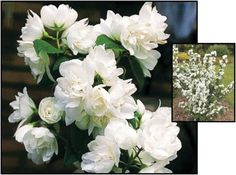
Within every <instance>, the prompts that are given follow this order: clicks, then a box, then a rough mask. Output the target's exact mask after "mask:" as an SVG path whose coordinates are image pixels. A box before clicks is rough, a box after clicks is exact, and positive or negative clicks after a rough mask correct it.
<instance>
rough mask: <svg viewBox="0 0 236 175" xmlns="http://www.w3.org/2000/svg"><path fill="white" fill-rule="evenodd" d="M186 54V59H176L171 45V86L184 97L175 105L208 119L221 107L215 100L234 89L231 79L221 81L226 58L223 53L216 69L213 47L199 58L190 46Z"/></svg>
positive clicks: (197, 116) (175, 49)
mask: <svg viewBox="0 0 236 175" xmlns="http://www.w3.org/2000/svg"><path fill="white" fill-rule="evenodd" d="M188 55H189V61H188V62H185V61H183V62H178V48H176V47H174V48H173V79H174V82H173V86H174V88H176V89H179V91H180V92H181V94H182V96H183V97H185V98H186V101H184V102H180V103H179V106H180V107H181V108H184V109H185V110H186V111H188V112H189V114H190V115H191V116H192V117H193V118H194V119H195V120H199V119H200V120H206V119H207V120H208V119H212V117H214V116H216V115H217V114H219V113H220V112H223V111H224V109H225V107H224V106H222V104H221V102H220V101H219V100H220V99H221V98H223V97H224V96H225V95H227V94H228V93H230V92H231V91H232V90H233V89H234V81H232V82H231V83H230V84H229V85H227V86H226V87H225V86H224V85H223V84H222V81H221V80H222V78H223V75H224V69H225V67H226V64H227V62H228V59H227V56H226V55H224V56H223V57H222V59H220V60H219V69H218V70H217V68H216V66H215V62H216V55H217V53H216V51H213V52H211V53H210V54H205V55H204V57H203V58H201V56H200V55H199V54H198V53H194V52H193V50H192V49H191V50H189V52H188Z"/></svg>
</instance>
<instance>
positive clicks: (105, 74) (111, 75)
mask: <svg viewBox="0 0 236 175" xmlns="http://www.w3.org/2000/svg"><path fill="white" fill-rule="evenodd" d="M84 61H85V62H87V64H90V65H92V66H93V67H94V70H95V72H96V73H97V74H98V75H99V76H100V77H101V78H102V81H103V83H104V84H106V85H108V86H111V85H113V84H114V83H116V81H117V79H118V76H119V75H121V74H122V73H123V69H122V68H117V67H116V60H115V54H114V52H113V51H112V50H105V47H104V46H101V45H99V46H95V47H94V48H90V50H89V54H88V55H87V57H86V58H85V60H84Z"/></svg>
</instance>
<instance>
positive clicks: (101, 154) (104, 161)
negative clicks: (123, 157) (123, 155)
mask: <svg viewBox="0 0 236 175" xmlns="http://www.w3.org/2000/svg"><path fill="white" fill-rule="evenodd" d="M88 148H89V150H90V152H88V153H85V154H83V155H82V162H81V168H82V170H84V171H86V172H90V173H109V172H110V171H111V170H112V168H113V166H114V165H115V166H117V167H118V163H119V159H120V149H119V147H118V146H117V144H116V142H115V141H114V140H113V139H111V138H109V137H106V136H97V137H96V139H95V140H94V141H91V142H90V143H89V144H88Z"/></svg>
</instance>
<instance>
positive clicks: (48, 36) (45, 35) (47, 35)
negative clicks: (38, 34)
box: [43, 32, 57, 40]
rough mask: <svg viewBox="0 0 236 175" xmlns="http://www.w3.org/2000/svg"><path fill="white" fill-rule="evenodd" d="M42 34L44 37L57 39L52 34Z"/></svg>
mask: <svg viewBox="0 0 236 175" xmlns="http://www.w3.org/2000/svg"><path fill="white" fill-rule="evenodd" d="M43 36H44V37H46V38H50V39H52V40H57V39H56V38H54V37H53V36H50V35H49V34H48V33H47V32H44V33H43Z"/></svg>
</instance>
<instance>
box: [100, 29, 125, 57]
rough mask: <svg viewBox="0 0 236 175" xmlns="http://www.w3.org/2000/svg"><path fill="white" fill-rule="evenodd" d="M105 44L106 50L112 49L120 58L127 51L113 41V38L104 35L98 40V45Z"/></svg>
mask: <svg viewBox="0 0 236 175" xmlns="http://www.w3.org/2000/svg"><path fill="white" fill-rule="evenodd" d="M103 44H105V48H106V49H112V50H113V52H114V53H115V55H116V57H118V56H119V55H121V54H122V53H123V52H124V51H125V48H124V47H123V46H122V45H121V44H120V43H118V42H117V41H114V40H112V39H111V38H109V37H108V36H106V35H104V34H102V35H99V36H98V37H97V40H96V45H103Z"/></svg>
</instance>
